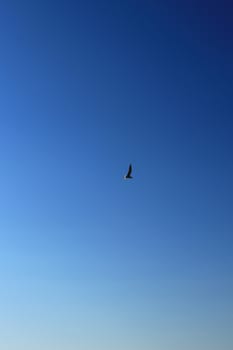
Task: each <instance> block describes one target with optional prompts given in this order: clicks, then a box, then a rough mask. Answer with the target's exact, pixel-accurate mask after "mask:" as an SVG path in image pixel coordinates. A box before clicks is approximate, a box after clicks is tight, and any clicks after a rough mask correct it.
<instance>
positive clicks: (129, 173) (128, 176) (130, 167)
mask: <svg viewBox="0 0 233 350" xmlns="http://www.w3.org/2000/svg"><path fill="white" fill-rule="evenodd" d="M131 173H132V165H131V164H130V165H129V169H128V173H127V174H126V175H125V176H124V179H125V180H127V179H132V178H133V177H132V176H131Z"/></svg>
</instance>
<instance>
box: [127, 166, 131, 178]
mask: <svg viewBox="0 0 233 350" xmlns="http://www.w3.org/2000/svg"><path fill="white" fill-rule="evenodd" d="M131 173H132V165H131V164H130V165H129V170H128V174H127V176H130V175H131Z"/></svg>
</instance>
